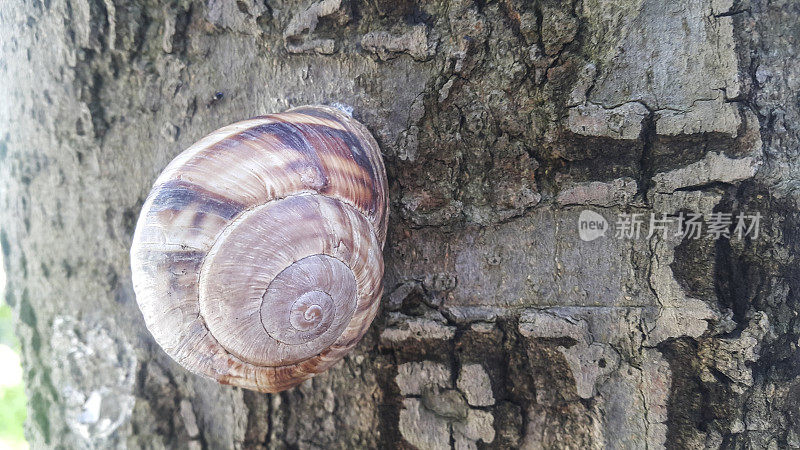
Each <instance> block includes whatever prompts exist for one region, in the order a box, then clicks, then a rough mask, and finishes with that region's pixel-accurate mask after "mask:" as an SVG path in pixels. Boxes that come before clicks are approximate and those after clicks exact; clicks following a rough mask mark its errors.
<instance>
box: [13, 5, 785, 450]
mask: <svg viewBox="0 0 800 450" xmlns="http://www.w3.org/2000/svg"><path fill="white" fill-rule="evenodd" d="M798 15H800V3H798V2H796V1H793V0H786V1H759V0H752V1H750V2H747V1H746V0H744V1H743V2H739V0H727V1H726V0H680V1H674V2H673V1H662V0H616V1H613V2H608V1H600V0H575V1H572V2H562V1H555V0H539V1H536V2H524V1H521V0H503V1H474V2H471V1H466V0H462V1H452V2H445V1H441V2H417V3H415V2H412V1H342V0H320V1H317V2H315V3H311V2H310V0H304V1H301V2H282V1H267V2H260V1H259V2H255V1H253V0H240V1H237V2H228V1H223V0H208V1H207V2H201V1H192V0H181V1H176V2H171V3H168V4H158V3H156V2H154V1H151V0H133V1H130V2H125V1H120V0H103V1H100V0H34V1H32V2H27V3H25V4H9V5H4V6H3V9H2V11H0V36H2V38H1V39H0V77H2V80H3V81H2V85H3V86H4V87H5V89H4V95H5V99H4V101H3V102H2V103H0V161H2V165H0V202H1V203H0V205H1V206H2V211H3V213H2V219H1V220H2V221H1V222H0V244H1V245H2V251H3V254H4V257H5V258H4V259H5V264H6V267H5V269H6V271H7V273H8V280H9V281H8V286H7V289H6V300H7V301H8V303H9V304H10V305H12V307H13V309H14V312H15V318H16V319H18V320H17V326H16V330H17V334H18V336H19V337H20V340H21V342H22V346H23V359H24V367H25V381H26V384H27V393H28V397H29V399H30V401H29V414H28V421H27V435H28V439H29V440H30V442H31V444H32V446H33V447H34V448H43V447H66V448H87V447H102V448H106V447H112V448H116V447H129V448H187V447H188V448H212V449H217V448H261V447H264V448H266V447H269V448H353V447H379V448H412V447H418V448H424V449H428V448H430V449H440V448H450V447H456V448H488V447H491V448H508V447H518V446H519V447H525V448H542V447H545V448H552V447H558V448H561V447H571V448H600V447H606V446H608V447H611V448H644V447H653V448H660V447H664V446H666V447H675V448H678V447H680V448H683V447H692V448H697V447H710V448H717V447H726V448H728V447H732V448H786V447H793V448H797V447H800V414H798V412H797V404H798V402H800V378H798V377H797V375H799V374H800V350H798V338H800V320H798V317H797V312H798V309H800V305H798V292H800V291H799V289H800V269H799V268H798V265H797V264H796V263H795V259H796V257H797V256H798V251H799V250H798V242H799V241H798V239H799V238H798V232H797V229H798V222H800V214H798V212H797V210H798V208H797V205H798V202H800V192H798V189H797V187H796V186H797V183H798V181H800V170H798V167H800V166H798V165H797V158H798V155H799V154H800V125H799V124H800V104H798V101H797V91H798V88H800V84H799V82H798V80H800V55H799V54H798V52H800V50H798V49H800V45H799V44H800V42H798V40H800V22H798V21H797V17H798ZM333 102H336V103H339V104H342V105H346V106H349V107H352V108H353V110H354V115H355V117H356V118H358V119H359V120H360V121H361V122H363V123H364V124H365V125H366V126H367V127H368V128H369V129H370V130H371V131H372V132H373V134H374V135H375V137H376V139H377V140H378V142H379V144H380V146H381V149H382V151H383V153H384V157H385V162H386V165H387V171H388V175H389V185H390V197H391V206H390V207H391V213H390V225H389V236H388V240H387V245H386V249H385V260H386V277H385V283H384V285H385V286H386V289H385V293H384V296H383V300H382V307H381V311H380V312H379V314H378V317H377V319H376V320H375V322H374V323H373V324H372V327H371V328H370V331H369V332H368V334H367V335H366V337H365V338H364V340H363V341H362V342H361V343H360V345H359V346H358V347H357V348H356V350H355V351H353V352H352V353H351V354H350V355H349V356H348V357H346V358H345V359H344V361H342V362H341V363H339V364H337V365H336V366H334V368H332V369H331V370H330V371H328V372H327V373H324V374H322V375H320V376H318V377H316V378H314V379H312V380H309V381H307V382H305V383H304V384H302V385H301V386H299V387H298V388H295V389H292V390H289V391H286V392H283V393H280V394H272V395H268V394H259V393H255V392H250V391H245V390H241V389H238V388H232V387H228V386H220V385H217V384H216V383H214V382H212V381H209V380H206V379H204V378H201V377H198V376H195V375H193V374H191V373H189V372H187V371H185V370H184V369H182V368H181V367H180V366H178V365H177V364H176V363H174V362H173V361H172V360H170V359H169V358H168V357H167V356H166V355H165V354H164V352H163V351H162V350H161V349H160V348H159V347H158V345H157V344H156V343H155V342H154V341H153V339H152V337H151V336H150V334H149V333H148V332H147V330H146V328H145V326H144V321H143V318H142V315H141V314H140V312H139V309H138V308H137V304H136V301H135V297H134V293H133V290H132V287H131V281H130V264H129V260H128V249H129V246H130V243H131V237H132V232H133V228H134V225H135V221H136V219H137V215H138V213H139V210H140V208H141V206H142V203H143V201H144V199H145V197H146V196H147V194H148V192H149V190H150V187H151V185H152V183H153V181H154V180H155V177H156V176H157V175H158V173H159V172H160V171H161V170H162V169H163V168H164V167H165V165H166V164H167V163H168V162H169V161H170V160H171V159H172V158H173V157H174V156H175V155H177V154H178V153H179V152H180V151H182V150H183V149H185V148H186V147H188V146H189V145H190V144H191V143H193V142H194V141H196V140H197V139H199V138H200V137H202V136H204V135H205V134H207V133H208V132H210V131H212V130H214V129H216V128H218V127H220V126H223V125H226V124H228V123H231V122H234V121H236V120H241V119H244V118H247V117H250V116H254V115H258V114H263V113H268V112H277V111H282V110H284V109H287V108H288V107H291V106H298V105H302V104H311V103H328V104H329V103H333ZM584 210H591V211H593V212H594V213H595V214H594V215H593V214H591V213H584V216H581V213H582V211H584ZM651 213H652V214H653V215H654V216H653V217H654V218H655V219H656V220H657V219H660V218H662V214H667V215H668V217H670V218H672V219H675V222H674V223H675V224H677V220H676V218H677V217H679V215H680V213H683V214H684V216H688V215H689V214H691V213H697V214H702V215H703V216H702V218H703V221H702V222H701V225H703V226H704V228H703V229H702V234H703V235H702V237H701V238H698V239H695V238H694V237H693V236H687V237H683V236H675V234H676V233H675V231H676V230H677V228H675V229H670V232H669V233H667V234H664V233H662V232H661V231H660V229H658V228H656V227H655V226H656V225H658V223H657V222H655V223H650V216H651ZM712 213H723V214H727V213H730V214H732V216H731V218H732V224H731V225H730V226H727V225H725V224H724V223H723V225H725V226H723V227H722V229H723V231H728V232H729V236H728V237H726V236H724V235H723V236H720V237H719V238H718V239H716V238H715V236H709V235H707V234H706V233H707V231H711V230H712V229H713V227H712V225H713V223H714V222H715V221H716V220H717V219H720V218H723V219H724V217H725V216H711V214H712ZM755 213H759V214H760V215H761V220H760V228H759V229H758V231H759V233H758V235H757V236H756V235H755V234H754V233H753V231H755V230H750V231H751V233H749V234H748V235H747V236H741V237H740V236H739V235H738V234H737V231H742V230H736V229H735V226H736V225H737V223H738V222H737V216H738V215H739V214H745V215H748V216H753V215H755ZM631 214H642V216H631ZM598 215H599V216H598ZM579 217H580V218H581V219H593V220H594V222H592V223H594V226H600V225H602V222H603V219H605V220H606V221H607V222H608V226H609V229H608V230H607V232H606V233H605V235H604V236H600V237H598V238H597V239H595V240H591V241H589V240H583V239H581V238H580V237H579V230H578V227H579ZM632 217H639V218H641V219H642V222H643V224H642V231H641V234H640V235H639V236H635V235H633V234H631V235H628V234H626V231H629V230H626V228H625V220H627V219H631V218H632ZM590 222H591V221H588V220H583V221H581V222H580V223H584V224H587V226H589V225H588V224H589V223H590ZM751 223H752V222H751ZM612 228H613V229H612ZM648 230H649V231H653V230H656V231H657V232H655V233H650V232H649V231H648ZM584 231H586V230H584ZM589 231H591V230H589ZM587 232H588V231H587ZM595 234H597V233H595ZM584 237H587V236H584ZM589 237H591V236H589Z"/></svg>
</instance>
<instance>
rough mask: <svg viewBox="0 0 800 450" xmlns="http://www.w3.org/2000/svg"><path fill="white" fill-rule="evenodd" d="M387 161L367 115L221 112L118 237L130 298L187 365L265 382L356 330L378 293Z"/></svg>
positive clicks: (312, 110) (217, 375) (314, 361)
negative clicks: (234, 116)
mask: <svg viewBox="0 0 800 450" xmlns="http://www.w3.org/2000/svg"><path fill="white" fill-rule="evenodd" d="M386 205H387V187H386V172H385V169H384V166H383V160H382V159H381V155H380V151H379V149H378V146H377V144H376V142H375V140H374V139H373V138H372V136H371V135H370V134H369V132H368V131H367V130H366V128H365V127H364V126H363V125H361V124H359V123H358V122H356V121H355V120H353V119H352V118H350V117H349V116H347V115H346V114H344V113H342V112H341V111H339V110H337V109H334V108H330V107H325V106H307V107H300V108H295V109H292V110H289V111H287V112H285V113H280V114H270V115H265V116H259V117H255V118H253V119H249V120H245V121H242V122H238V123H235V124H233V125H229V126H227V127H224V128H221V129H219V130H217V131H215V132H213V133H211V134H209V135H208V136H206V137H204V138H203V139H201V140H200V141H198V142H197V143H195V144H194V145H192V146H191V147H189V148H188V149H187V150H185V151H184V152H183V153H181V154H180V155H178V156H177V157H176V158H175V159H174V160H173V161H172V162H171V163H170V164H169V165H168V166H167V167H166V169H164V171H163V172H162V173H161V175H160V176H159V177H158V179H157V180H156V182H155V184H154V187H153V189H152V191H151V192H150V195H149V196H148V198H147V200H146V201H145V203H144V206H143V208H142V213H141V215H140V216H139V221H138V223H137V225H136V231H135V233H134V238H133V245H132V247H131V270H132V273H133V284H134V290H135V292H136V298H137V301H138V303H139V307H140V309H141V310H142V313H143V315H144V319H145V323H146V324H147V327H148V329H149V330H150V332H151V333H152V334H153V337H154V338H155V340H156V342H158V343H159V345H161V347H162V348H163V349H164V350H165V351H166V352H167V354H169V355H170V356H171V357H172V358H173V359H175V360H176V361H177V362H178V363H180V364H181V365H183V366H184V367H186V368H187V369H189V370H191V371H193V372H195V373H199V374H201V375H205V376H208V377H211V378H213V379H216V380H218V381H219V382H221V383H225V384H234V385H238V386H242V387H245V388H249V389H255V390H260V391H264V392H277V391H281V390H284V389H288V388H290V387H292V386H295V385H297V384H299V383H301V382H302V381H304V380H306V379H308V378H310V377H312V376H313V375H315V374H317V373H319V372H322V371H324V370H325V369H327V368H328V367H330V366H331V365H333V364H334V363H335V362H336V361H338V360H339V359H341V358H342V357H343V356H344V355H345V354H346V353H347V352H348V351H349V350H350V349H352V347H353V346H355V344H356V343H357V342H358V341H359V340H360V339H361V337H362V336H363V335H364V333H365V332H366V330H367V327H368V326H369V324H370V323H371V322H372V320H373V318H374V317H375V314H376V312H377V309H378V304H379V299H380V296H381V293H382V278H383V257H382V249H383V244H384V242H385V238H386V224H387V210H386Z"/></svg>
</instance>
